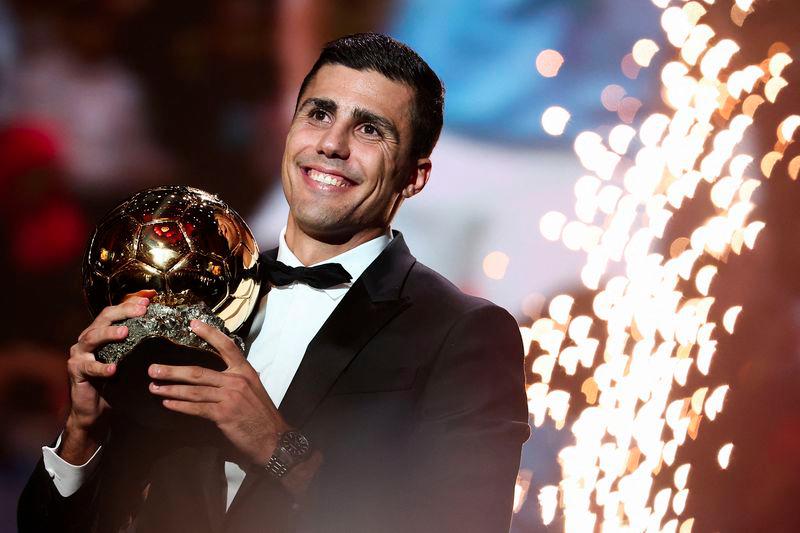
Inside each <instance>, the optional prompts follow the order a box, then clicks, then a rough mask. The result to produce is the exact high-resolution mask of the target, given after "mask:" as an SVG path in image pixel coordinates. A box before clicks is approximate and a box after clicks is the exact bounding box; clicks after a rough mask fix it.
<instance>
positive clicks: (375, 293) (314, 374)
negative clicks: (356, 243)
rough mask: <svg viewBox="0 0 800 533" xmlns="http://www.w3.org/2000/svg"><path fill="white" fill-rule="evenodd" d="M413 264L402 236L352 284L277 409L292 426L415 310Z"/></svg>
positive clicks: (237, 501)
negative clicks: (410, 291)
mask: <svg viewBox="0 0 800 533" xmlns="http://www.w3.org/2000/svg"><path fill="white" fill-rule="evenodd" d="M267 253H273V254H276V253H277V252H276V251H275V250H272V251H270V252H267ZM273 257H274V256H273ZM415 262H416V259H414V256H412V255H411V253H410V252H409V251H408V247H407V246H406V244H405V241H404V240H403V236H402V235H401V234H400V233H399V232H394V239H392V242H391V243H390V244H389V246H387V247H386V249H385V250H384V251H383V252H382V253H381V255H379V256H378V258H377V259H375V261H374V262H373V263H372V264H371V265H370V266H369V267H368V268H367V270H365V271H364V273H363V274H362V275H361V277H360V278H358V279H357V280H356V281H355V283H353V286H352V287H351V288H350V290H349V291H347V294H345V295H344V297H343V298H342V301H341V302H339V305H338V306H336V309H334V311H333V313H331V316H330V317H328V320H327V321H325V323H324V324H323V325H322V327H321V328H320V330H319V331H318V332H317V334H316V336H315V337H314V338H313V339H312V340H311V342H310V343H309V345H308V348H307V349H306V353H305V355H304V356H303V361H302V362H301V363H300V367H299V368H298V369H297V373H296V374H295V376H294V379H293V380H292V383H291V385H290V386H289V389H288V390H287V391H286V395H285V396H284V398H283V401H282V402H281V405H280V408H279V411H280V412H281V414H282V415H283V417H284V419H285V420H286V421H287V422H288V423H289V424H290V425H292V426H293V427H298V428H299V427H302V426H303V424H304V423H305V422H306V420H308V417H309V416H311V414H312V413H313V412H314V410H315V409H316V408H317V406H318V405H319V403H320V402H321V401H322V400H323V399H324V398H325V395H326V394H327V393H328V391H329V390H330V389H331V387H333V384H334V383H335V382H336V379H337V378H338V377H339V375H340V374H341V373H342V371H343V370H344V369H345V368H346V367H347V365H348V364H350V361H352V360H353V358H354V357H355V356H356V354H358V352H359V351H360V350H361V348H363V347H364V345H365V344H366V343H367V342H369V340H370V339H371V338H372V337H374V336H375V335H376V334H377V333H378V332H379V331H380V330H381V328H383V327H384V326H385V325H386V324H388V323H389V321H390V320H391V319H392V318H394V317H395V316H396V315H397V314H398V313H400V312H401V311H402V310H403V309H405V308H407V307H408V306H409V305H411V302H410V300H409V299H407V298H403V297H401V292H402V288H403V283H404V282H405V279H406V276H408V272H409V270H411V267H412V266H413V265H414V263H415ZM255 483H257V481H256V478H255V476H251V475H247V476H245V478H244V481H243V482H242V486H241V488H240V489H239V491H238V492H237V493H236V497H235V498H234V500H233V502H232V503H231V507H230V509H229V510H228V514H229V515H230V514H232V513H235V512H237V511H238V509H239V507H241V502H242V501H243V500H244V499H245V498H246V496H247V494H248V493H249V492H250V491H251V490H252V489H253V487H254V485H255Z"/></svg>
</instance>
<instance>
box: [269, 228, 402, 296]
mask: <svg viewBox="0 0 800 533" xmlns="http://www.w3.org/2000/svg"><path fill="white" fill-rule="evenodd" d="M391 241H392V231H391V230H387V231H386V233H384V234H383V235H380V236H378V237H375V238H374V239H372V240H369V241H367V242H365V243H362V244H359V245H358V246H356V247H355V248H353V249H351V250H347V251H346V252H344V253H341V254H339V255H337V256H335V257H331V258H330V259H326V260H325V261H321V262H320V263H316V264H314V265H308V266H316V265H321V264H324V263H339V264H340V265H342V266H343V267H344V269H345V270H347V273H348V274H350V277H351V278H352V281H350V282H348V283H342V284H341V285H336V286H334V287H331V288H329V289H315V288H313V287H308V288H309V289H310V290H313V291H320V292H324V293H325V294H327V295H328V296H330V298H331V299H332V300H338V299H339V298H341V297H342V296H344V294H345V293H346V292H347V290H348V289H349V288H350V287H351V286H352V285H353V282H354V281H355V280H357V279H358V278H359V277H360V276H361V274H363V273H364V271H365V270H366V269H367V267H368V266H369V265H370V264H371V263H372V262H373V261H374V260H375V259H376V258H377V257H378V256H379V255H380V254H381V252H382V251H383V249H384V248H386V247H387V246H388V245H389V243H390V242H391ZM278 261H280V262H281V263H284V264H286V265H288V266H290V267H298V266H304V265H303V263H302V262H301V261H300V260H299V259H298V258H297V256H295V255H294V253H292V251H291V250H290V249H289V245H288V244H286V227H284V228H283V229H282V230H281V235H280V238H279V239H278ZM292 285H294V284H292Z"/></svg>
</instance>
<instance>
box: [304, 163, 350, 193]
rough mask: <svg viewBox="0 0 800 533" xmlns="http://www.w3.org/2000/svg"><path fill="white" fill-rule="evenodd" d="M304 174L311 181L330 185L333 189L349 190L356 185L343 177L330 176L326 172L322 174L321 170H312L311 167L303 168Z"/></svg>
mask: <svg viewBox="0 0 800 533" xmlns="http://www.w3.org/2000/svg"><path fill="white" fill-rule="evenodd" d="M303 172H304V173H305V175H306V176H308V177H309V179H311V180H313V181H316V182H317V183H321V184H323V185H330V186H333V187H339V188H343V189H344V188H347V187H353V186H354V185H356V183H355V182H353V181H351V180H349V179H347V178H345V177H343V176H337V175H336V174H328V173H326V172H322V171H320V170H317V169H314V168H310V167H303Z"/></svg>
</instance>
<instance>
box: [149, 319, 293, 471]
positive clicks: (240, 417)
mask: <svg viewBox="0 0 800 533" xmlns="http://www.w3.org/2000/svg"><path fill="white" fill-rule="evenodd" d="M191 328H192V331H194V332H195V333H196V334H197V335H198V336H199V337H201V338H203V339H205V340H206V341H207V342H208V343H209V344H211V346H213V347H214V348H215V349H216V350H217V352H218V353H219V355H220V356H221V357H222V359H223V360H224V361H225V363H226V364H227V365H228V368H227V370H225V371H223V372H216V371H214V370H210V369H207V368H203V367H199V366H167V365H151V366H150V369H149V374H150V377H151V378H153V379H155V380H157V381H158V383H151V384H150V391H151V392H152V393H153V394H157V395H158V396H161V397H163V398H164V400H163V404H164V407H166V408H167V409H170V410H172V411H177V412H179V413H185V414H188V415H194V416H200V417H203V418H206V419H208V420H211V421H212V422H214V423H215V424H216V426H217V427H218V428H219V429H220V431H221V432H222V433H223V435H225V437H226V438H227V439H228V440H229V441H230V442H231V444H232V445H233V446H234V447H235V448H236V450H237V451H238V452H239V453H241V454H242V455H243V456H244V457H245V458H246V459H247V460H249V461H250V462H251V463H253V464H255V465H260V466H264V465H266V464H267V461H268V460H269V458H270V457H271V456H272V453H273V452H274V451H275V448H276V446H277V444H278V437H279V435H280V434H281V433H283V432H285V431H286V430H288V429H290V428H289V425H288V424H287V423H286V422H285V421H284V420H283V418H282V417H281V415H280V414H279V413H278V410H277V409H276V408H275V404H274V403H273V402H272V400H271V399H270V397H269V395H268V394H267V391H266V390H264V386H263V385H262V384H261V380H260V379H259V377H258V373H256V371H255V370H254V369H253V367H252V366H250V363H248V362H247V359H245V357H244V355H243V354H242V352H241V350H239V348H238V347H237V346H236V344H235V343H234V342H233V340H231V339H230V338H229V337H228V336H227V335H225V334H224V333H222V332H221V331H220V330H218V329H216V328H214V327H212V326H209V325H208V324H204V323H203V322H200V321H199V320H193V321H192V322H191ZM164 381H167V382H172V383H170V384H164V383H162V382H164Z"/></svg>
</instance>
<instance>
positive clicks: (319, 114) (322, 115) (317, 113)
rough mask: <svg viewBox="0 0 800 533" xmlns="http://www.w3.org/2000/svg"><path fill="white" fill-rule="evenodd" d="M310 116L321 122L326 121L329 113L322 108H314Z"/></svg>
mask: <svg viewBox="0 0 800 533" xmlns="http://www.w3.org/2000/svg"><path fill="white" fill-rule="evenodd" d="M308 116H309V118H311V119H313V120H317V121H319V122H325V121H326V120H327V119H328V113H327V112H326V111H324V110H322V109H320V108H318V107H317V108H314V109H312V110H311V111H309V113H308Z"/></svg>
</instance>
